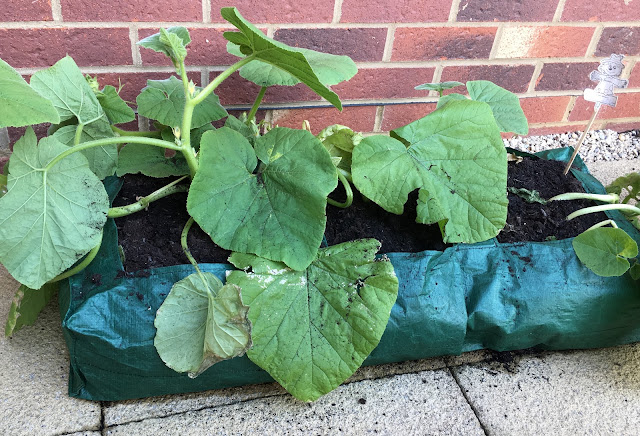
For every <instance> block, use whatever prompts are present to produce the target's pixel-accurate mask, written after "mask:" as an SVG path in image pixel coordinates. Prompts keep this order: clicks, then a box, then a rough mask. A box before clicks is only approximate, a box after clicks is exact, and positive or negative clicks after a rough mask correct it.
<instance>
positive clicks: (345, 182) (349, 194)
mask: <svg viewBox="0 0 640 436" xmlns="http://www.w3.org/2000/svg"><path fill="white" fill-rule="evenodd" d="M338 179H339V180H340V183H342V186H344V190H345V192H346V193H347V199H346V200H345V202H344V203H340V202H337V201H335V200H332V199H331V198H328V197H327V203H329V204H331V205H333V206H336V207H341V208H343V209H345V208H347V207H349V206H351V203H353V190H351V184H349V181H348V180H347V178H346V177H345V176H344V175H343V174H342V173H341V172H340V171H338Z"/></svg>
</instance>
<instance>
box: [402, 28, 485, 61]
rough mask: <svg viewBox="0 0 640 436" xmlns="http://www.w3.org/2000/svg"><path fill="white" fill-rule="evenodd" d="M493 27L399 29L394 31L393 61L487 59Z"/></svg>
mask: <svg viewBox="0 0 640 436" xmlns="http://www.w3.org/2000/svg"><path fill="white" fill-rule="evenodd" d="M496 31H497V28H496V27H433V28H429V27H427V28H420V27H401V28H398V29H396V34H395V39H394V42H393V52H392V54H391V60H393V61H413V60H425V59H482V58H488V57H489V53H491V47H492V46H493V40H494V38H495V36H496Z"/></svg>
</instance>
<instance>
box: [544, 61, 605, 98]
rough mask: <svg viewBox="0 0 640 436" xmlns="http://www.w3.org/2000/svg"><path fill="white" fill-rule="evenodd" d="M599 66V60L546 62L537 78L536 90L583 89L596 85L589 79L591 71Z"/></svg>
mask: <svg viewBox="0 0 640 436" xmlns="http://www.w3.org/2000/svg"><path fill="white" fill-rule="evenodd" d="M597 68H598V63H597V62H576V63H566V64H565V63H549V64H544V66H543V67H542V70H541V72H540V75H539V76H538V77H537V78H536V88H535V89H536V91H564V90H578V89H579V90H583V89H585V88H587V87H590V86H592V85H594V83H593V82H592V81H591V80H590V79H589V74H590V73H591V71H593V70H596V69H597Z"/></svg>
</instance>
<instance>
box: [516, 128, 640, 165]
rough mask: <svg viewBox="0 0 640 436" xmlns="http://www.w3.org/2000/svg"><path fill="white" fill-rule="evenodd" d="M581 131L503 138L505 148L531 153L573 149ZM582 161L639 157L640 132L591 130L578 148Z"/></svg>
mask: <svg viewBox="0 0 640 436" xmlns="http://www.w3.org/2000/svg"><path fill="white" fill-rule="evenodd" d="M581 134H582V132H569V133H561V134H554V135H544V136H527V137H516V138H512V139H505V140H504V142H505V145H507V146H509V147H511V148H515V149H517V150H522V151H526V152H529V153H535V152H538V151H542V150H548V149H550V148H560V147H567V146H573V147H575V146H576V145H577V143H578V141H579V140H580V135H581ZM579 154H580V157H581V158H582V160H583V161H585V162H595V161H617V160H629V159H637V158H638V157H639V156H640V130H631V131H629V132H624V133H618V132H616V131H614V130H591V131H589V133H587V137H586V138H585V140H584V143H583V144H582V147H580V153H579Z"/></svg>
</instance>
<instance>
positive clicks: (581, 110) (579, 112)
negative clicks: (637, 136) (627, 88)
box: [569, 92, 640, 121]
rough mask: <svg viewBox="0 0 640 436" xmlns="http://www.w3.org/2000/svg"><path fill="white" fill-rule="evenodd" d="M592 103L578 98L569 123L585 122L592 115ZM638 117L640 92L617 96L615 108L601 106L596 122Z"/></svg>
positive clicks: (639, 112)
mask: <svg viewBox="0 0 640 436" xmlns="http://www.w3.org/2000/svg"><path fill="white" fill-rule="evenodd" d="M593 107H594V103H592V102H590V101H586V100H585V99H584V98H582V97H578V100H576V105H575V106H574V108H573V110H572V111H571V114H570V115H569V121H585V120H588V119H590V118H591V116H592V115H593ZM635 117H640V92H629V93H624V94H618V104H617V105H616V107H615V108H612V107H609V106H606V105H605V106H602V107H601V108H600V110H599V111H598V116H597V118H596V119H598V120H606V119H612V118H635Z"/></svg>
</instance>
